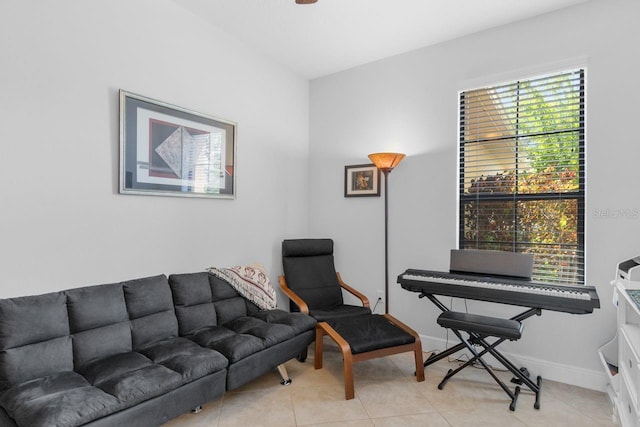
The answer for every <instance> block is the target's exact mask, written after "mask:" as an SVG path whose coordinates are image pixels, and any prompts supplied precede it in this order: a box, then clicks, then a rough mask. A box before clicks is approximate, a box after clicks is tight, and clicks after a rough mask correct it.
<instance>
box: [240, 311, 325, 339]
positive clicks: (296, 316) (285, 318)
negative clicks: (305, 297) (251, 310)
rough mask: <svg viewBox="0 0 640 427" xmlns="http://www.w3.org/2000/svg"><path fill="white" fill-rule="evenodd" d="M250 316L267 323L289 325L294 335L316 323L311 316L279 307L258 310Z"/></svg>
mask: <svg viewBox="0 0 640 427" xmlns="http://www.w3.org/2000/svg"><path fill="white" fill-rule="evenodd" d="M252 317H255V318H256V319H260V320H263V321H265V322H267V323H277V324H281V325H287V326H290V327H291V328H292V329H293V333H294V334H296V335H298V334H300V333H302V332H305V331H309V330H311V329H314V328H315V327H316V323H317V322H316V320H315V319H314V318H313V317H311V316H307V315H306V314H303V313H289V312H286V311H284V310H279V309H274V310H264V311H259V312H257V313H255V314H253V315H252Z"/></svg>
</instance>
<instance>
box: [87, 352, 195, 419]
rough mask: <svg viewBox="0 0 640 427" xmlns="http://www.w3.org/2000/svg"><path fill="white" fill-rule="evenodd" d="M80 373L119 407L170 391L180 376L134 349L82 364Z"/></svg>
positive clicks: (175, 385) (176, 384)
mask: <svg viewBox="0 0 640 427" xmlns="http://www.w3.org/2000/svg"><path fill="white" fill-rule="evenodd" d="M81 374H82V375H84V376H85V378H86V379H87V380H88V381H89V382H90V383H91V384H92V385H94V386H96V387H98V388H100V389H101V390H103V391H104V392H106V393H108V394H110V395H112V396H115V397H116V398H117V399H118V401H119V402H120V403H121V406H122V408H127V407H130V406H133V405H135V404H136V403H139V402H142V401H144V400H147V399H150V398H152V397H155V396H158V395H160V394H162V393H165V392H167V391H169V390H173V389H175V388H176V387H178V386H179V385H181V384H182V383H183V381H182V376H181V375H180V374H178V373H177V372H174V371H172V370H171V369H169V368H166V367H164V366H162V365H156V364H154V363H152V362H151V360H149V358H147V357H145V356H143V355H142V354H139V353H136V352H129V353H122V354H118V355H115V356H112V357H109V358H107V359H104V360H100V361H98V362H95V363H92V364H91V365H88V366H86V367H85V368H84V369H83V370H82V372H81Z"/></svg>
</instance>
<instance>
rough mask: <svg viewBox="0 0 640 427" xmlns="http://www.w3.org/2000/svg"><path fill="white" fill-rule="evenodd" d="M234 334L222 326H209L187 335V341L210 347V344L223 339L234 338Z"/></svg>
mask: <svg viewBox="0 0 640 427" xmlns="http://www.w3.org/2000/svg"><path fill="white" fill-rule="evenodd" d="M235 334H236V333H235V332H233V331H232V330H230V329H228V328H225V327H224V326H217V325H216V326H210V327H208V328H201V329H199V330H198V331H196V332H195V333H193V334H191V335H188V338H189V339H192V340H193V341H195V342H196V343H198V344H200V345H201V346H203V347H209V348H210V347H211V345H212V344H214V343H216V342H218V341H222V340H223V339H226V338H229V337H232V336H234V335H235Z"/></svg>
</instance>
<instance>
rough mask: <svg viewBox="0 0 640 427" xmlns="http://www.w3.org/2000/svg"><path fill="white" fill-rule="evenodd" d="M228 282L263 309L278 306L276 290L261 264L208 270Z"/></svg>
mask: <svg viewBox="0 0 640 427" xmlns="http://www.w3.org/2000/svg"><path fill="white" fill-rule="evenodd" d="M207 271H208V272H209V274H213V275H214V276H216V277H217V278H219V279H222V280H224V281H226V282H228V283H229V284H230V285H231V286H232V287H233V288H234V289H235V290H236V292H238V293H239V294H240V295H242V296H243V297H245V298H246V299H248V300H249V301H251V302H252V303H254V304H255V305H257V306H258V307H259V308H260V309H262V310H270V309H272V308H276V290H275V289H274V288H273V286H271V282H270V281H269V278H268V277H267V275H266V273H265V271H264V267H262V266H261V265H259V264H252V265H249V266H244V267H243V266H236V267H231V268H216V267H211V268H209V269H208V270H207Z"/></svg>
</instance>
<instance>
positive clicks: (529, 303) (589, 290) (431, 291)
mask: <svg viewBox="0 0 640 427" xmlns="http://www.w3.org/2000/svg"><path fill="white" fill-rule="evenodd" d="M398 283H399V284H400V285H401V286H402V288H404V289H406V290H408V291H412V292H418V293H420V294H421V296H428V295H442V296H451V297H458V298H467V299H473V300H479V301H489V302H496V303H501V304H510V305H517V306H521V307H530V308H536V309H545V310H552V311H561V312H565V313H573V314H587V313H592V312H593V310H594V309H595V308H600V299H599V298H598V294H597V292H596V290H595V288H594V287H593V286H563V285H555V284H551V283H541V282H534V281H531V280H523V279H518V278H512V277H500V276H487V275H482V274H461V273H445V272H438V271H429V270H416V269H409V270H407V271H405V272H404V273H402V274H401V275H399V276H398Z"/></svg>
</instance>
